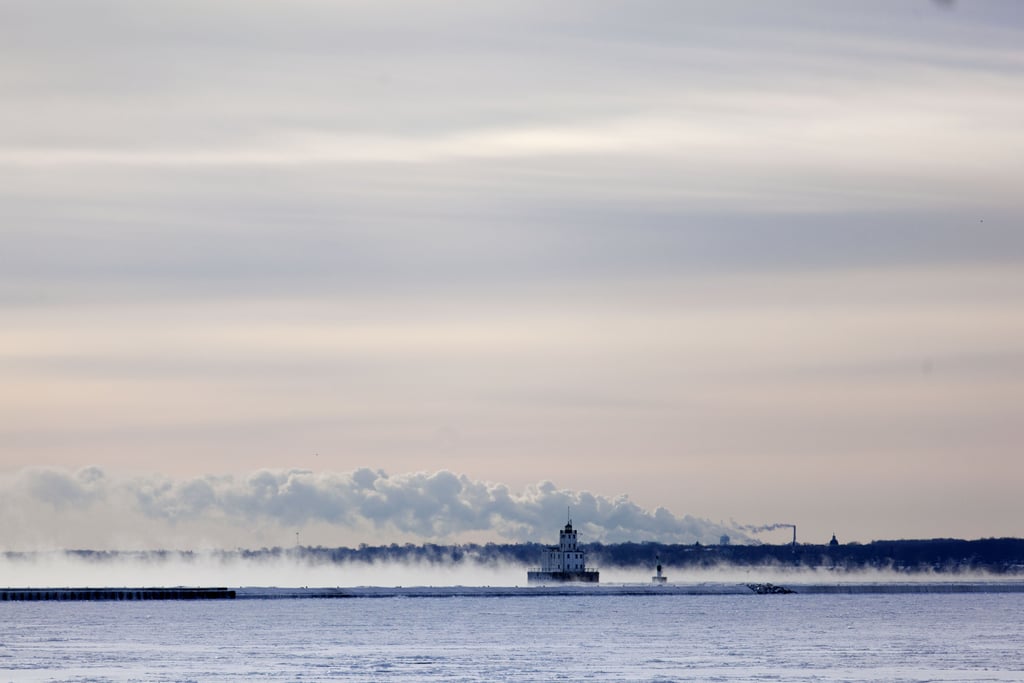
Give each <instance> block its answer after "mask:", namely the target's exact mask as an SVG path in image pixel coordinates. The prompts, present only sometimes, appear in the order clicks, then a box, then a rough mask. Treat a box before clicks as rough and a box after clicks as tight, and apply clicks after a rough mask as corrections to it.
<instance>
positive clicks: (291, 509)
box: [0, 467, 736, 548]
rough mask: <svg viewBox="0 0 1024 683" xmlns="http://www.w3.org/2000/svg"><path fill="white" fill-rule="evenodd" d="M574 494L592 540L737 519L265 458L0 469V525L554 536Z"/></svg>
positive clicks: (120, 542) (71, 538)
mask: <svg viewBox="0 0 1024 683" xmlns="http://www.w3.org/2000/svg"><path fill="white" fill-rule="evenodd" d="M566 506H571V508H572V511H573V517H574V521H575V522H577V526H578V527H579V529H580V531H581V535H582V537H583V538H584V539H586V540H587V541H606V542H618V541H626V540H630V541H660V542H666V543H693V542H695V541H701V542H715V541H717V539H718V537H719V536H720V535H721V534H723V533H731V534H733V535H735V534H736V530H735V529H732V528H728V527H725V526H722V525H717V524H714V523H712V522H709V521H708V520H705V519H699V518H696V517H692V516H690V515H682V516H678V515H675V514H673V513H672V512H670V511H669V510H667V509H665V508H663V507H658V508H656V509H654V510H647V509H644V508H642V507H640V506H639V505H637V504H636V503H634V502H632V501H631V500H630V499H629V498H628V497H627V496H625V495H621V496H616V497H613V498H612V497H606V496H601V495H595V494H593V493H589V492H587V491H572V490H569V489H561V488H558V487H556V486H555V484H553V483H551V482H549V481H542V482H540V483H538V484H535V485H531V486H527V487H526V488H525V489H523V490H522V491H519V492H516V491H513V490H511V489H510V488H509V487H508V486H506V485H504V484H500V483H491V482H486V481H479V480H473V479H470V478H469V477H467V476H465V475H457V474H453V473H452V472H448V471H445V470H441V471H438V472H433V473H427V472H415V473H406V474H399V475H393V476H392V475H389V474H387V473H386V472H384V471H382V470H373V469H369V468H361V469H357V470H355V471H353V472H344V473H338V472H312V471H308V470H297V469H292V470H259V471H256V472H253V473H252V474H250V475H248V476H244V477H235V476H230V475H224V476H203V477H195V478H191V479H172V478H168V477H164V476H159V475H149V476H142V477H130V478H129V477H118V476H115V475H112V474H110V473H108V472H106V471H105V470H103V469H101V468H98V467H88V468H85V469H82V470H79V471H77V472H73V471H69V470H63V469H53V468H31V469H25V470H22V471H20V472H17V473H15V474H14V475H9V476H7V477H2V478H0V513H2V514H3V517H4V518H5V519H7V520H11V522H12V523H9V524H6V525H4V529H3V530H2V531H0V534H3V536H0V545H2V546H6V547H8V548H11V547H22V548H24V547H26V546H28V547H40V546H48V547H88V546H91V547H94V548H102V547H108V548H109V547H122V548H123V547H138V546H139V545H140V544H141V545H143V546H149V547H173V546H174V544H178V547H181V544H183V543H184V544H188V545H189V546H191V545H193V544H202V543H206V544H207V545H218V546H221V547H224V546H227V547H239V546H245V545H249V546H255V545H259V544H268V542H269V544H270V545H284V544H286V543H287V542H288V540H294V534H295V530H296V529H300V528H301V529H302V539H303V541H305V542H306V543H307V544H311V543H319V544H323V545H331V544H334V545H344V544H353V543H358V542H370V543H379V542H394V541H458V540H460V539H464V538H467V537H472V538H475V539H478V540H484V541H486V540H494V541H509V540H511V541H543V540H546V539H550V538H551V536H552V535H553V534H554V532H555V529H556V527H557V526H558V525H559V524H560V523H561V521H562V520H563V519H564V516H565V509H566Z"/></svg>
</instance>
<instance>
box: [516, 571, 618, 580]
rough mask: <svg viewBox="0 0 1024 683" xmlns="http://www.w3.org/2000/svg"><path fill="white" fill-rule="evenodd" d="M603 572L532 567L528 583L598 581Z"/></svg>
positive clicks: (527, 576)
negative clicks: (564, 570) (559, 570)
mask: <svg viewBox="0 0 1024 683" xmlns="http://www.w3.org/2000/svg"><path fill="white" fill-rule="evenodd" d="M600 575H601V573H600V572H599V571H597V570H594V569H585V570H583V571H576V572H549V571H543V570H540V569H531V570H529V571H528V572H526V582H527V583H598V582H599V581H600Z"/></svg>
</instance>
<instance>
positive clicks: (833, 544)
mask: <svg viewBox="0 0 1024 683" xmlns="http://www.w3.org/2000/svg"><path fill="white" fill-rule="evenodd" d="M828 545H829V547H834V546H837V545H839V539H837V538H836V535H835V534H834V533H833V534H832V540H831V541H829V542H828Z"/></svg>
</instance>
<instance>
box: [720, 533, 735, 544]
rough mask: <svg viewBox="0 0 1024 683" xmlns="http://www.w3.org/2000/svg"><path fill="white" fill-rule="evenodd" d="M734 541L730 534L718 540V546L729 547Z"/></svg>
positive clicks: (723, 535)
mask: <svg viewBox="0 0 1024 683" xmlns="http://www.w3.org/2000/svg"><path fill="white" fill-rule="evenodd" d="M730 542H732V539H731V538H729V535H728V534H722V537H721V538H719V539H718V545H729V543H730Z"/></svg>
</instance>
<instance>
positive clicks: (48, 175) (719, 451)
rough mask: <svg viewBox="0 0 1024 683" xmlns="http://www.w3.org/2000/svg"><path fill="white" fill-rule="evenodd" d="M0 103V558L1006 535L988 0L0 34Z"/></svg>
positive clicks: (1005, 232) (204, 9) (346, 8)
mask: <svg viewBox="0 0 1024 683" xmlns="http://www.w3.org/2000/svg"><path fill="white" fill-rule="evenodd" d="M0 104H2V106H0V231H2V232H0V237H2V240H0V245H2V246H0V306H2V309H0V312H2V320H3V322H2V325H0V377H2V379H3V382H2V384H0V387H2V389H0V491H2V496H0V522H2V523H0V549H22V548H28V547H68V546H70V547H86V546H92V547H131V548H137V547H192V546H199V545H203V544H205V545H213V546H226V547H236V546H255V545H286V544H288V543H290V542H294V534H295V531H296V530H301V531H302V533H303V541H304V542H308V543H320V544H323V545H340V544H347V545H352V544H358V543H360V542H367V543H378V542H385V543H387V542H393V541H394V542H406V541H413V542H419V541H424V540H432V541H451V540H466V539H471V540H480V541H487V540H493V541H495V542H504V541H507V540H536V541H548V542H553V541H554V540H555V538H556V537H557V536H556V533H557V528H558V526H559V525H561V524H562V523H564V515H565V507H566V505H571V506H573V508H574V513H573V516H574V521H575V522H576V523H577V525H578V526H580V528H581V531H582V539H581V540H584V541H588V540H636V541H643V540H663V541H668V542H692V541H693V540H698V539H699V540H701V541H702V542H707V541H714V540H717V539H718V537H719V535H720V534H721V533H731V534H732V535H733V537H734V538H737V539H741V538H742V536H743V534H742V533H740V532H739V530H737V529H736V527H737V526H738V525H760V524H767V523H773V522H788V523H795V524H797V525H798V529H799V536H800V539H801V540H803V541H806V542H809V543H824V542H827V541H828V539H829V537H830V536H831V534H832V533H833V532H835V533H836V534H837V535H838V536H839V538H840V540H841V541H861V542H868V541H871V540H873V539H886V538H931V537H937V536H953V537H962V538H978V537H989V536H1024V496H1022V495H1021V493H1020V491H1021V486H1022V484H1024V459H1022V453H1021V445H1022V444H1024V224H1022V219H1024V190H1022V179H1024V126H1022V125H1021V122H1022V121H1024V4H1021V3H1020V2H1018V1H1017V0H1007V1H1006V2H986V1H983V0H973V1H971V2H967V1H961V2H955V3H949V2H941V3H940V2H930V1H928V0H903V1H894V0H878V1H875V2H870V1H865V0H859V1H858V2H845V3H840V2H829V3H823V2H811V1H808V2H727V1H723V0H709V1H707V2H685V1H681V0H670V1H669V0H666V1H664V2H658V1H644V0H630V1H629V2H602V1H600V0H588V1H587V2H562V3H550V2H528V1H524V0H516V1H514V2H512V1H508V2H503V1H497V0H496V1H494V2H482V3H465V2H412V1H408V2H398V1H396V2H373V3H362V2H327V1H299V2H295V1H288V2H284V1H269V0H245V1H244V2H243V1H239V2H206V1H204V2H191V3H190V2H161V1H154V2H146V3H139V2H132V1H127V0H125V1H123V2H114V1H109V2H108V1H100V2H93V1H78V0H76V1H70V0H69V1H67V2H35V1H30V0H0ZM754 538H760V539H762V540H765V541H770V542H784V541H785V540H787V538H788V532H787V531H784V530H783V531H779V532H775V533H772V534H764V535H762V536H756V537H754Z"/></svg>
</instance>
